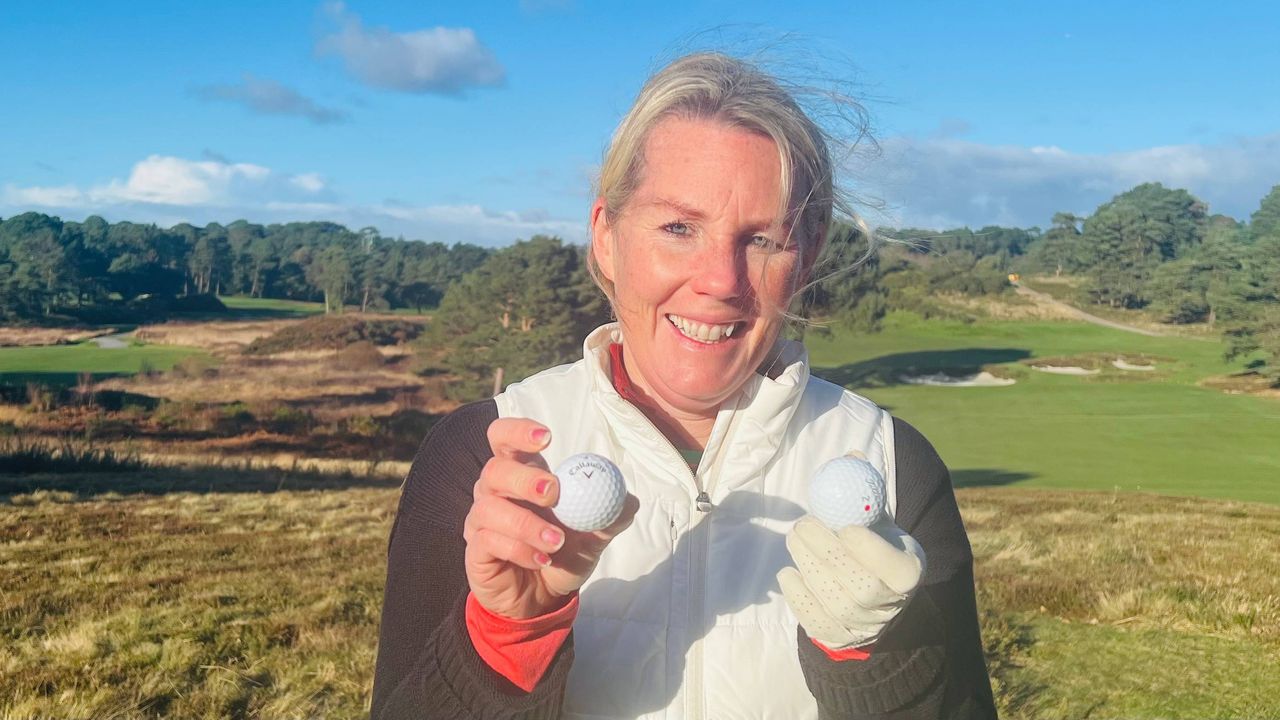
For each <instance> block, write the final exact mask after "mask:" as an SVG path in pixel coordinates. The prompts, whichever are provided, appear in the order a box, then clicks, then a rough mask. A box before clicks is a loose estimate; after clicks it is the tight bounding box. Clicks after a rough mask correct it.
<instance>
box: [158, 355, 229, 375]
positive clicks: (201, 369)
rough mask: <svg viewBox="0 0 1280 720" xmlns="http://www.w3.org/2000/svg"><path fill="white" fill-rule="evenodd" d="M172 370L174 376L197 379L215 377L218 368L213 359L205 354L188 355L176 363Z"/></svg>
mask: <svg viewBox="0 0 1280 720" xmlns="http://www.w3.org/2000/svg"><path fill="white" fill-rule="evenodd" d="M170 372H171V373H173V375H174V377H180V378H189V379H196V378H210V377H213V376H215V375H217V374H218V369H217V368H215V367H214V366H213V360H211V359H209V358H208V357H206V356H204V355H188V356H186V357H184V358H182V359H181V360H179V361H178V362H176V363H174V365H173V369H172V370H170Z"/></svg>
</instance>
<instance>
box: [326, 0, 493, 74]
mask: <svg viewBox="0 0 1280 720" xmlns="http://www.w3.org/2000/svg"><path fill="white" fill-rule="evenodd" d="M325 14H326V15H327V16H328V18H329V19H330V20H331V21H332V22H333V23H334V24H335V25H336V26H337V28H336V29H335V30H334V31H333V32H331V33H329V34H328V35H325V36H324V37H322V38H321V39H320V41H319V43H317V45H316V51H317V52H318V53H320V54H321V55H337V56H339V57H341V58H342V60H343V62H344V64H345V65H346V68H347V71H348V72H350V73H351V74H353V75H355V76H356V77H357V78H359V79H360V80H361V81H363V82H365V83H366V84H369V85H373V86H375V87H380V88H385V89H389V90H400V91H403V92H410V93H437V94H441V95H461V94H462V93H463V91H465V90H466V89H467V88H469V87H481V86H497V85H501V84H502V83H503V82H504V80H505V78H506V71H505V70H504V69H503V67H502V65H501V64H500V63H499V62H498V60H497V58H495V57H494V56H493V53H492V52H490V51H489V49H488V48H486V47H485V46H484V45H482V44H481V43H480V41H479V40H478V39H476V35H475V33H474V32H473V31H472V30H471V29H470V28H446V27H435V28H430V29H424V30H414V31H412V32H403V33H398V32H392V31H391V30H389V29H387V28H382V27H375V28H365V27H364V25H363V24H362V23H361V22H360V18H359V17H357V16H356V15H355V14H353V13H350V12H348V11H347V9H346V6H345V5H344V4H343V3H341V2H334V3H330V4H328V5H327V6H326V7H325Z"/></svg>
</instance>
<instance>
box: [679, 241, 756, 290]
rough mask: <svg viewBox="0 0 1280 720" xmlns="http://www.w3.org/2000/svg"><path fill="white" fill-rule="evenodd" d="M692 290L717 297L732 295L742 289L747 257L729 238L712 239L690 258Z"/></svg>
mask: <svg viewBox="0 0 1280 720" xmlns="http://www.w3.org/2000/svg"><path fill="white" fill-rule="evenodd" d="M694 263H695V266H694V267H692V268H690V271H691V272H692V273H693V290H694V291H695V292H697V293H699V294H701V295H711V296H712V297H717V298H724V299H728V298H736V297H740V296H742V295H744V294H745V293H746V284H747V257H746V253H745V252H743V249H742V248H740V247H738V245H737V243H733V242H715V243H709V244H708V246H707V247H706V248H705V249H704V250H703V251H702V252H701V253H699V255H698V257H697V258H695V259H694Z"/></svg>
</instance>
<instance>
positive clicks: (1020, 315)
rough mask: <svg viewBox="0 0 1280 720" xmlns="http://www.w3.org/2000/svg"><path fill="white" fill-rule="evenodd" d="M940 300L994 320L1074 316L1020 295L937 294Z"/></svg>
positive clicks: (1055, 306)
mask: <svg viewBox="0 0 1280 720" xmlns="http://www.w3.org/2000/svg"><path fill="white" fill-rule="evenodd" d="M935 297H936V298H937V299H938V300H939V301H941V302H942V303H944V304H946V305H949V306H951V307H954V308H958V309H960V310H963V311H965V312H969V313H973V314H976V315H978V316H979V317H985V318H991V319H993V320H1073V319H1075V318H1076V315H1075V314H1074V313H1072V312H1069V311H1067V310H1064V309H1063V308H1062V307H1061V306H1059V305H1056V304H1053V303H1047V302H1044V301H1042V300H1039V299H1038V298H1033V297H1027V296H1023V295H1009V296H1007V297H1006V296H999V297H995V296H982V297H975V296H972V295H961V294H959V293H939V294H938V295H936V296H935Z"/></svg>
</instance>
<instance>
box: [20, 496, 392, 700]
mask: <svg viewBox="0 0 1280 720" xmlns="http://www.w3.org/2000/svg"><path fill="white" fill-rule="evenodd" d="M170 477H171V472H164V473H162V474H161V476H160V477H156V478H150V480H149V481H150V482H152V483H158V482H164V481H166V480H169V479H170ZM120 480H121V482H119V483H118V486H119V488H120V490H119V491H108V492H105V493H102V494H97V495H93V496H89V497H86V496H83V495H80V494H78V493H77V492H75V491H73V490H66V489H63V490H56V489H55V490H34V491H31V492H26V493H22V494H17V495H12V496H10V497H9V498H8V500H9V506H8V507H6V508H5V509H4V511H3V512H2V513H0V588H3V589H0V637H3V638H4V640H3V642H0V717H5V718H15V719H17V718H45V717H61V718H103V717H126V718H133V717H182V718H248V717H282V718H284V717H330V718H344V717H360V716H365V715H367V711H366V710H365V705H366V702H367V701H366V698H367V696H368V693H369V690H370V687H371V682H372V669H373V658H374V650H375V643H376V636H377V619H378V613H379V609H380V605H381V592H382V582H383V579H384V577H383V575H384V573H385V570H384V567H383V565H382V558H383V556H384V553H385V550H386V537H387V532H388V530H389V527H390V525H389V523H390V519H391V515H392V512H393V510H394V507H395V496H396V491H395V490H394V489H392V488H387V487H385V485H383V486H381V487H360V486H359V485H358V484H354V483H352V484H349V486H348V487H346V488H345V489H340V490H330V491H316V490H296V491H290V490H286V491H282V492H272V493H270V494H267V495H263V494H262V493H259V492H244V491H241V492H218V491H216V490H215V491H213V492H203V491H196V492H191V491H187V492H174V493H167V494H158V495H152V494H143V495H133V494H129V493H130V485H129V484H128V483H131V482H133V480H131V479H129V480H126V479H125V478H120ZM142 480H144V481H146V480H147V479H146V478H142ZM211 480H212V481H213V482H214V483H215V484H216V483H217V482H218V480H219V478H218V477H217V476H214V477H212V478H211ZM35 482H37V483H38V478H37V479H36V480H35ZM52 482H53V483H54V484H55V485H56V486H59V487H64V488H66V487H74V486H75V477H74V476H66V475H63V476H59V477H57V478H55V479H53V481H52ZM264 486H265V489H268V490H269V489H270V488H271V487H274V483H271V482H267V483H264Z"/></svg>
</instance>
